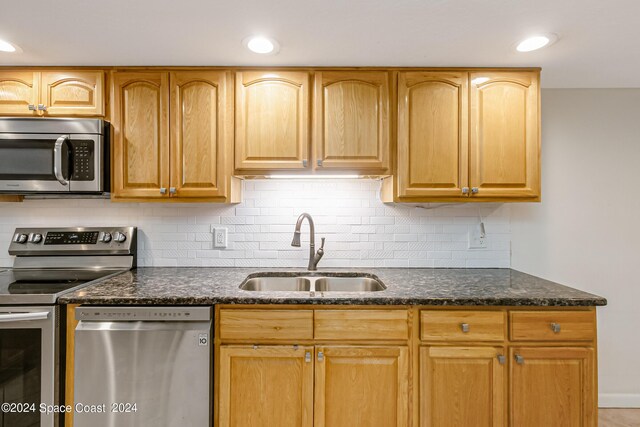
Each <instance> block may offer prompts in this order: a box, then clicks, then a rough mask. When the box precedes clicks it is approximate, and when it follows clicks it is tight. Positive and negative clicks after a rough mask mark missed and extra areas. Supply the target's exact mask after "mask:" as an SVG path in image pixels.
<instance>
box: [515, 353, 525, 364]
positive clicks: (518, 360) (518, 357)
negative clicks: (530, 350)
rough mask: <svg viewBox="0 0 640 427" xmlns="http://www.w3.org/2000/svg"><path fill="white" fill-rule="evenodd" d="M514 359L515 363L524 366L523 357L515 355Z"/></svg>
mask: <svg viewBox="0 0 640 427" xmlns="http://www.w3.org/2000/svg"><path fill="white" fill-rule="evenodd" d="M514 359H516V363H517V364H518V365H524V357H522V356H520V355H519V354H516V355H515V357H514Z"/></svg>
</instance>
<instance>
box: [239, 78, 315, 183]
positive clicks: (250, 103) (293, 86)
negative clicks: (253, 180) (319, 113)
mask: <svg viewBox="0 0 640 427" xmlns="http://www.w3.org/2000/svg"><path fill="white" fill-rule="evenodd" d="M309 85H310V75H309V73H308V72H306V71H240V72H237V73H236V126H235V128H236V135H235V137H236V138H235V167H236V169H239V170H245V171H247V170H249V171H250V170H269V169H272V170H273V169H276V170H277V169H304V168H306V167H307V164H308V159H309V115H310V109H309Z"/></svg>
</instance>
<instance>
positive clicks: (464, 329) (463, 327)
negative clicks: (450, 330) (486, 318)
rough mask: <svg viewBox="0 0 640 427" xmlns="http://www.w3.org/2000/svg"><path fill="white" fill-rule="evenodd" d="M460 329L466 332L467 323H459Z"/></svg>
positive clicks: (467, 328)
mask: <svg viewBox="0 0 640 427" xmlns="http://www.w3.org/2000/svg"><path fill="white" fill-rule="evenodd" d="M460 329H462V332H464V333H465V334H466V333H467V332H469V324H468V323H461V324H460Z"/></svg>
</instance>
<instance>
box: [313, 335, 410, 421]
mask: <svg viewBox="0 0 640 427" xmlns="http://www.w3.org/2000/svg"><path fill="white" fill-rule="evenodd" d="M315 372H316V374H315V402H314V419H315V422H314V426H315V427H351V426H370V427H376V426H377V427H391V426H396V427H400V426H403V427H406V426H408V425H409V351H408V348H407V347H405V346H376V347H365V346H319V347H316V370H315Z"/></svg>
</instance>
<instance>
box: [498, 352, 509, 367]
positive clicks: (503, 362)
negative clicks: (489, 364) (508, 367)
mask: <svg viewBox="0 0 640 427" xmlns="http://www.w3.org/2000/svg"><path fill="white" fill-rule="evenodd" d="M497 357H498V363H499V364H501V365H504V364H505V362H506V361H507V358H506V357H504V354H499V355H498V356H497Z"/></svg>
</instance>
